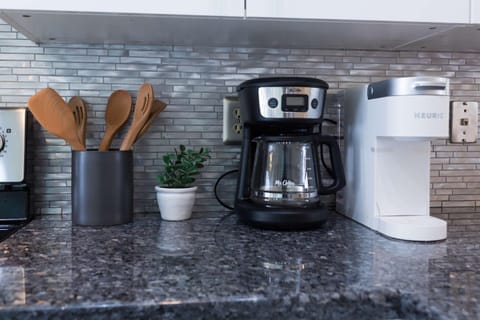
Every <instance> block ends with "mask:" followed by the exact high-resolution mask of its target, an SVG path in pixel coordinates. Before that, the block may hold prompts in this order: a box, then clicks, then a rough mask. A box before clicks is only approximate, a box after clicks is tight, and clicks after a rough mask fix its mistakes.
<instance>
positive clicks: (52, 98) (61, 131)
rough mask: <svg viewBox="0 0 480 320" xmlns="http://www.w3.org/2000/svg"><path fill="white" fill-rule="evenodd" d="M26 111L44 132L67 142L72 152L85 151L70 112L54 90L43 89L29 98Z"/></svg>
mask: <svg viewBox="0 0 480 320" xmlns="http://www.w3.org/2000/svg"><path fill="white" fill-rule="evenodd" d="M28 109H29V110H30V112H32V114H33V116H34V117H35V119H37V121H38V122H39V123H40V124H41V125H42V127H43V128H45V130H47V131H48V132H50V133H52V134H54V135H56V136H58V137H60V138H62V139H64V140H65V141H67V142H68V143H69V144H70V145H71V146H72V148H73V150H85V146H84V145H83V144H82V142H81V141H80V138H79V137H78V134H77V129H76V127H77V126H76V124H75V118H74V117H73V113H72V110H71V109H70V107H69V106H68V104H67V103H66V102H65V101H64V100H63V99H62V97H60V96H59V95H58V93H57V92H56V91H55V90H53V89H51V88H45V89H42V90H40V91H39V92H37V93H36V94H34V95H33V96H31V97H30V99H29V100H28Z"/></svg>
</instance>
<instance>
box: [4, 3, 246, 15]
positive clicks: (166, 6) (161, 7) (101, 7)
mask: <svg viewBox="0 0 480 320" xmlns="http://www.w3.org/2000/svg"><path fill="white" fill-rule="evenodd" d="M0 10H14V11H51V12H83V13H120V14H146V15H158V14H161V15H196V16H227V17H243V15H244V1H243V0H175V1H149V0H135V1H98V0H82V1H65V0H42V1H38V0H14V1H13V0H12V1H2V3H1V4H0Z"/></svg>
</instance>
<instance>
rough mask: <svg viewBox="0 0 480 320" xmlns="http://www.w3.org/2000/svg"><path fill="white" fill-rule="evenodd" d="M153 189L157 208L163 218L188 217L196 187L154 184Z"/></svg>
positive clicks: (190, 212)
mask: <svg viewBox="0 0 480 320" xmlns="http://www.w3.org/2000/svg"><path fill="white" fill-rule="evenodd" d="M155 191H157V203H158V209H159V210H160V215H161V217H162V219H163V220H168V221H180V220H186V219H190V217H191V216H192V208H193V204H194V203H195V192H196V191H197V187H190V188H162V187H159V186H155Z"/></svg>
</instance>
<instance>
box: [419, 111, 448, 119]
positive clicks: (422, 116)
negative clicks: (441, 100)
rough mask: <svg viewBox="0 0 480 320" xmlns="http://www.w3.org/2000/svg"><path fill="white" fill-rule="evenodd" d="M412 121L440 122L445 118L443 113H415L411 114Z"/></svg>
mask: <svg viewBox="0 0 480 320" xmlns="http://www.w3.org/2000/svg"><path fill="white" fill-rule="evenodd" d="M413 118H414V119H421V120H442V119H444V118H445V113H443V112H415V113H414V114H413Z"/></svg>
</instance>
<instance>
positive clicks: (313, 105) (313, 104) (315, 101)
mask: <svg viewBox="0 0 480 320" xmlns="http://www.w3.org/2000/svg"><path fill="white" fill-rule="evenodd" d="M310 105H311V106H312V108H313V109H317V107H318V100H317V99H313V100H312V102H311V103H310Z"/></svg>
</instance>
